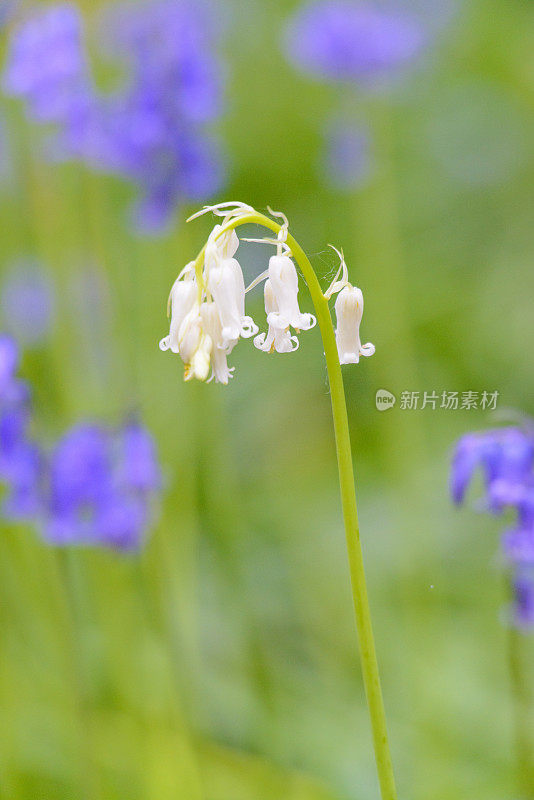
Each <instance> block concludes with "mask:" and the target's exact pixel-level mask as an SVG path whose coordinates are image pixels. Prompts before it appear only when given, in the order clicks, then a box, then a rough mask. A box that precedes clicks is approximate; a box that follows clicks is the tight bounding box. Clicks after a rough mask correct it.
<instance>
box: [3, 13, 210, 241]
mask: <svg viewBox="0 0 534 800" xmlns="http://www.w3.org/2000/svg"><path fill="white" fill-rule="evenodd" d="M105 22H106V24H105V29H106V37H107V39H108V42H109V47H108V49H109V52H110V54H112V55H113V58H117V57H122V60H123V61H124V62H125V65H126V67H127V71H128V74H127V77H126V79H125V82H124V85H123V86H122V87H120V88H118V89H116V90H115V91H114V92H112V93H109V94H105V93H103V92H99V91H97V90H96V88H95V86H94V82H93V80H92V77H91V73H90V70H89V67H88V63H87V58H86V54H85V43H84V40H83V29H82V23H81V17H80V14H79V13H78V11H77V10H76V9H75V8H74V7H73V6H71V5H69V4H67V3H62V4H58V5H54V6H50V7H48V8H47V9H46V10H45V11H42V12H34V16H33V17H32V18H31V19H30V20H28V21H27V22H26V23H25V24H24V25H22V26H21V27H20V28H19V29H18V30H16V31H15V32H14V33H13V36H12V39H11V43H10V48H9V53H8V60H7V66H6V70H5V73H4V88H5V91H6V92H7V93H8V94H11V95H14V96H17V97H21V98H23V99H25V100H26V103H27V107H28V109H29V111H30V113H31V115H32V116H33V117H34V118H35V119H37V120H40V121H50V122H55V123H57V135H56V137H55V138H54V139H53V141H52V143H51V144H50V146H49V153H50V155H51V156H52V157H53V158H54V159H57V160H65V159H72V158H75V159H79V160H81V161H83V162H85V163H86V164H87V165H88V166H90V167H92V168H95V169H98V170H101V171H104V172H111V173H114V174H117V175H120V176H122V177H125V178H127V179H129V180H131V181H133V182H135V183H136V184H137V185H138V186H139V188H140V191H141V198H140V200H139V201H138V202H136V203H135V204H134V206H133V213H132V217H133V221H134V227H135V228H136V229H141V230H144V231H146V232H158V231H161V230H162V229H164V228H165V227H166V226H167V225H168V224H169V222H170V220H171V217H172V213H173V211H174V209H175V208H176V206H177V204H178V203H180V202H184V201H194V202H197V201H199V200H204V199H207V198H208V197H210V196H211V195H213V194H214V192H216V191H217V190H218V189H219V188H220V186H221V185H222V183H223V181H224V178H225V163H224V159H223V158H222V155H221V149H220V146H219V145H218V143H217V141H216V140H215V139H214V137H213V135H212V134H211V133H210V132H209V131H208V130H207V128H206V125H207V123H209V122H210V121H211V120H212V119H214V118H215V117H217V116H218V115H219V114H220V111H221V106H222V84H223V81H222V72H223V70H222V68H221V63H220V61H219V59H218V58H217V56H216V55H215V45H216V38H215V26H214V25H213V22H212V14H210V13H209V11H208V8H207V6H205V5H204V4H203V3H198V2H195V0H152V2H146V3H141V4H136V5H135V6H134V5H132V4H131V3H127V4H121V5H119V6H116V7H115V8H114V9H113V10H112V12H111V13H110V14H108V15H107V16H106V21H105Z"/></svg>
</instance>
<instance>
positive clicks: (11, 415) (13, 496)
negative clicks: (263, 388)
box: [0, 334, 42, 519]
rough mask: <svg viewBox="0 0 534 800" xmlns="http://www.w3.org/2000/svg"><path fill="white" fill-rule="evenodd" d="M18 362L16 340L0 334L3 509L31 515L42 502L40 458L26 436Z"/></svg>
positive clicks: (25, 395)
mask: <svg viewBox="0 0 534 800" xmlns="http://www.w3.org/2000/svg"><path fill="white" fill-rule="evenodd" d="M18 365H19V352H18V347H17V344H16V342H15V340H14V339H12V338H11V337H10V336H7V335H6V334H0V481H1V482H2V483H3V484H5V485H6V486H7V490H8V494H7V497H6V498H5V499H4V501H3V504H2V513H3V515H4V517H6V518H8V519H32V518H34V517H35V515H36V514H37V512H38V510H39V508H40V506H41V475H42V469H41V467H42V462H41V453H40V451H39V449H38V448H37V446H36V445H35V444H34V443H33V442H32V441H31V440H30V438H29V426H30V421H31V407H30V391H29V388H28V386H27V384H26V383H24V382H23V381H22V380H20V378H18V376H17V369H18Z"/></svg>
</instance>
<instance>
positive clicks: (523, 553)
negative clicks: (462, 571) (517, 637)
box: [451, 426, 534, 628]
mask: <svg viewBox="0 0 534 800" xmlns="http://www.w3.org/2000/svg"><path fill="white" fill-rule="evenodd" d="M477 470H480V471H481V472H482V475H483V478H484V500H485V502H484V506H483V508H484V510H486V511H489V512H491V513H493V514H498V513H501V512H502V511H503V510H505V509H513V510H514V512H515V516H516V522H515V525H514V527H512V528H509V529H508V530H506V531H504V533H503V534H502V538H501V548H502V554H503V557H504V560H505V562H506V564H507V565H508V566H509V567H510V568H511V570H512V585H513V591H514V605H513V609H512V621H513V624H515V625H517V627H519V628H527V627H534V583H533V580H532V577H533V576H532V575H529V576H528V577H527V573H526V570H527V569H529V568H530V569H534V429H532V427H529V426H526V427H525V428H518V427H508V428H499V429H497V430H491V431H487V432H485V433H470V434H467V435H466V436H464V437H462V439H460V441H459V442H458V444H457V446H456V451H455V454H454V457H453V461H452V468H451V493H452V497H453V500H454V502H455V503H457V504H458V503H461V502H462V501H463V500H464V499H465V495H466V492H467V488H468V486H469V484H470V482H471V480H472V478H473V476H474V474H475V472H476V471H477Z"/></svg>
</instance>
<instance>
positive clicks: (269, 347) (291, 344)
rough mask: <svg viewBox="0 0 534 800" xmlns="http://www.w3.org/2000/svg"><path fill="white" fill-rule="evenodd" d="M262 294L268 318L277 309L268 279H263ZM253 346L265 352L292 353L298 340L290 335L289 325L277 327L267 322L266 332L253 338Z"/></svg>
mask: <svg viewBox="0 0 534 800" xmlns="http://www.w3.org/2000/svg"><path fill="white" fill-rule="evenodd" d="M264 296H265V312H266V314H267V319H269V315H270V314H273V313H276V312H277V311H278V304H277V302H276V298H275V296H274V292H273V288H272V285H271V281H270V280H269V279H267V280H266V281H265V288H264ZM254 346H255V347H257V348H258V350H263V351H264V352H265V353H272V352H273V351H274V350H276V352H277V353H292V352H293V350H296V349H297V348H298V346H299V340H298V339H297V337H296V336H291V335H290V333H289V327H287V328H278V327H276V326H274V325H271V324H269V330H268V332H267V333H260V334H259V335H258V336H256V338H255V339H254Z"/></svg>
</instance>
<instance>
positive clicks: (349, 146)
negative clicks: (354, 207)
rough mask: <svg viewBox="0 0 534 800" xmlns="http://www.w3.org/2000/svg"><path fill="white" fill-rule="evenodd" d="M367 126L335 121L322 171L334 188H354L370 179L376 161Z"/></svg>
mask: <svg viewBox="0 0 534 800" xmlns="http://www.w3.org/2000/svg"><path fill="white" fill-rule="evenodd" d="M370 150H371V143H370V132H369V130H368V128H367V127H366V126H362V125H358V124H351V123H348V122H342V123H340V122H334V123H333V124H332V125H331V126H330V127H329V129H328V131H327V136H326V153H325V155H324V157H323V163H322V165H321V166H322V170H321V171H322V173H323V175H324V178H325V180H326V182H327V183H328V184H329V185H330V186H332V187H333V188H334V189H338V190H341V191H353V190H354V189H355V188H357V187H359V186H362V185H363V184H365V182H366V181H367V180H368V179H369V177H370V175H371V173H372V169H373V165H372V157H371V152H370Z"/></svg>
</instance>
